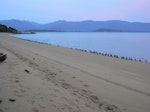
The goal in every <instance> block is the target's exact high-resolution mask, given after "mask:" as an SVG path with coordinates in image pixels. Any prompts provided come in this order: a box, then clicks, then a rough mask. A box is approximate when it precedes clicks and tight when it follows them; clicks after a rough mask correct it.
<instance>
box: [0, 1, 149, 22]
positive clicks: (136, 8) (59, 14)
mask: <svg viewBox="0 0 150 112" xmlns="http://www.w3.org/2000/svg"><path fill="white" fill-rule="evenodd" d="M0 10H1V11H0V20H7V19H20V20H27V21H34V22H39V23H48V22H53V21H57V20H67V21H83V20H94V21H106V20H124V21H130V22H150V0H2V1H1V3H0Z"/></svg>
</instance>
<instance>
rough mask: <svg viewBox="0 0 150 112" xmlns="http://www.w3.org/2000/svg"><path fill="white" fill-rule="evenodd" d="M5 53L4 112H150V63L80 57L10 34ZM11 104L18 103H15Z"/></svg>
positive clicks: (0, 44) (1, 45) (0, 40)
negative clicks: (13, 100) (6, 56)
mask: <svg viewBox="0 0 150 112" xmlns="http://www.w3.org/2000/svg"><path fill="white" fill-rule="evenodd" d="M0 50H1V52H4V53H6V54H8V58H7V59H6V61H5V62H4V63H0V73H1V74H0V77H1V81H0V88H1V91H2V92H1V95H0V100H1V101H2V103H0V110H1V111H8V112H9V111H10V112H16V111H21V110H26V109H27V110H26V111H28V112H40V111H42V112H47V111H49V110H52V111H53V112H55V111H56V112H58V111H59V112H66V111H69V112H73V111H78V112H87V111H90V112H91V111H92V112H108V111H113V112H141V111H142V112H147V111H149V109H150V107H149V105H150V87H149V85H150V82H149V80H150V75H149V74H150V70H149V67H150V64H149V63H141V62H138V61H127V60H122V59H117V58H112V57H107V56H102V55H95V53H94V54H93V53H89V52H83V51H82V52H79V51H77V50H72V49H68V48H63V47H58V46H53V45H47V44H43V43H42V44H41V43H37V42H34V41H29V40H23V39H18V38H14V37H10V36H9V35H8V34H5V33H0ZM10 98H11V99H15V100H16V101H15V102H14V103H11V102H10V101H9V100H8V99H10ZM143 104H144V105H143ZM18 105H19V106H18ZM5 109H6V110H5Z"/></svg>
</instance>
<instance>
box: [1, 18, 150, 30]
mask: <svg viewBox="0 0 150 112" xmlns="http://www.w3.org/2000/svg"><path fill="white" fill-rule="evenodd" d="M0 23H2V24H5V25H7V26H10V27H14V28H16V29H19V30H22V31H26V30H34V31H73V32H95V31H96V32H150V23H140V22H127V21H120V20H110V21H91V20H86V21H80V22H71V21H62V20H61V21H55V22H52V23H48V24H39V23H36V22H30V21H21V20H1V21H0Z"/></svg>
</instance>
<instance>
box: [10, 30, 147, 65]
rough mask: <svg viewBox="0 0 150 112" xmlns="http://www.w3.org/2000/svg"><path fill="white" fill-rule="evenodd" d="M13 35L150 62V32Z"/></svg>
mask: <svg viewBox="0 0 150 112" xmlns="http://www.w3.org/2000/svg"><path fill="white" fill-rule="evenodd" d="M13 36H14V37H16V38H21V39H27V40H32V41H36V42H42V43H47V44H52V45H57V46H62V47H69V48H74V49H75V48H77V49H83V50H90V51H96V52H100V53H107V54H112V55H118V56H120V57H121V56H124V57H128V58H133V59H135V58H136V59H138V60H139V59H140V60H143V61H144V60H147V61H149V62H150V33H133V32H42V33H36V34H15V35H13Z"/></svg>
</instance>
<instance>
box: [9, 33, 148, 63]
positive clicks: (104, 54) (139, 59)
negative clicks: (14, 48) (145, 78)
mask: <svg viewBox="0 0 150 112" xmlns="http://www.w3.org/2000/svg"><path fill="white" fill-rule="evenodd" d="M10 36H11V35H10ZM12 37H14V38H18V37H15V36H12ZM18 39H22V40H25V41H31V42H35V43H40V44H47V45H52V46H57V47H63V48H68V49H72V50H76V51H82V52H87V53H92V54H97V55H102V56H107V57H112V58H118V59H123V60H130V61H139V62H144V63H150V60H148V59H145V58H136V57H134V58H133V57H128V56H121V55H118V54H112V53H107V52H106V53H104V52H98V51H92V50H86V49H80V48H72V47H65V46H60V45H54V44H51V43H44V42H38V41H34V40H28V39H23V38H18Z"/></svg>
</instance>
